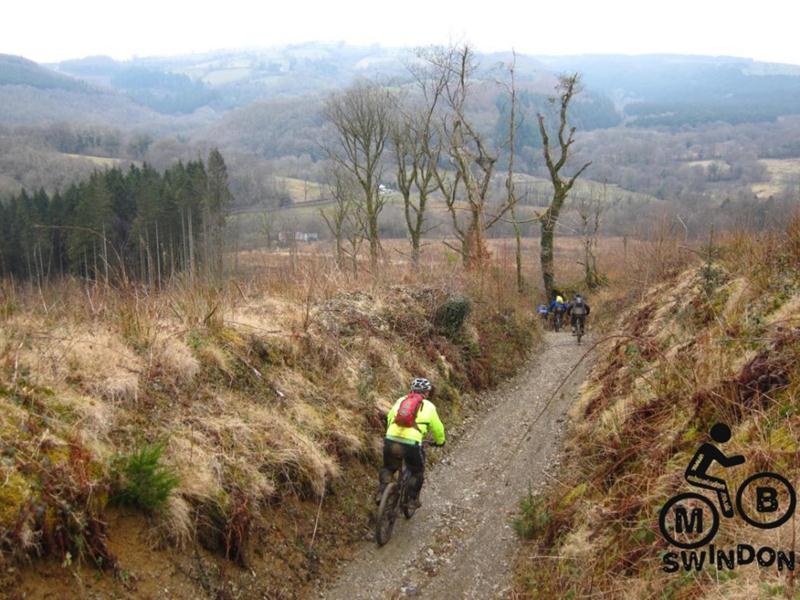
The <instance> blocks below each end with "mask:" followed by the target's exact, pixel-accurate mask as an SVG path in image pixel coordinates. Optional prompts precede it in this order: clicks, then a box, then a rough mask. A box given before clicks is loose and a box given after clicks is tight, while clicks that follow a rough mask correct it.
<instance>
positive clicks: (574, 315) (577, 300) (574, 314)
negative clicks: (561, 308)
mask: <svg viewBox="0 0 800 600" xmlns="http://www.w3.org/2000/svg"><path fill="white" fill-rule="evenodd" d="M590 311H591V308H589V304H587V302H586V300H584V298H583V296H581V295H580V294H575V297H574V298H572V301H571V302H569V303H568V304H567V315H568V316H569V320H570V325H572V335H576V334H577V333H578V323H580V324H581V326H582V327H583V330H585V329H586V317H588V316H589V312H590Z"/></svg>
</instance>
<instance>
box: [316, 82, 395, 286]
mask: <svg viewBox="0 0 800 600" xmlns="http://www.w3.org/2000/svg"><path fill="white" fill-rule="evenodd" d="M391 115H392V101H391V97H390V95H389V92H388V91H387V90H386V89H384V88H382V87H381V86H379V85H377V84H375V83H372V82H368V81H359V82H357V83H355V84H353V85H352V86H351V87H350V88H348V89H347V90H345V91H343V92H341V93H337V94H333V95H331V96H330V97H329V98H328V100H327V102H326V103H325V116H326V117H327V119H328V120H329V121H330V122H331V123H332V124H333V127H334V129H335V131H336V134H337V136H336V137H337V139H336V143H335V144H334V145H333V146H331V147H328V148H326V150H327V152H328V155H329V156H330V158H331V159H332V160H333V161H334V163H336V164H337V165H339V167H340V168H342V169H343V170H344V171H346V172H348V173H350V174H351V175H352V176H353V178H354V179H355V181H356V182H358V186H359V188H360V191H361V198H360V204H361V206H362V208H363V213H364V220H365V223H366V230H365V234H366V238H367V240H368V241H369V256H370V264H371V267H372V271H373V273H376V272H377V269H376V268H377V264H378V258H379V255H380V250H381V245H380V235H379V229H378V217H379V215H380V213H381V211H382V210H383V207H384V204H385V203H386V200H385V198H384V197H383V196H382V195H381V194H380V192H379V189H378V186H379V184H380V180H381V175H382V173H383V161H382V159H383V151H384V149H385V147H386V142H387V139H388V138H389V133H390V127H391Z"/></svg>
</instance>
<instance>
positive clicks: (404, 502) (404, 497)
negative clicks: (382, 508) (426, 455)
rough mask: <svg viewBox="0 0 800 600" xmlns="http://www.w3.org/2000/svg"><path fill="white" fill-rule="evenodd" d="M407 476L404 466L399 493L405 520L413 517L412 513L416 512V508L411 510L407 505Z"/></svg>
mask: <svg viewBox="0 0 800 600" xmlns="http://www.w3.org/2000/svg"><path fill="white" fill-rule="evenodd" d="M409 475H410V473H409V472H408V470H407V469H406V468H405V466H403V475H402V480H401V484H400V489H401V490H402V491H401V494H402V497H401V498H400V506H402V507H403V515H404V516H405V518H406V519H410V518H411V517H413V516H414V513H415V512H417V509H416V508H411V507H410V506H409V505H408V477H409Z"/></svg>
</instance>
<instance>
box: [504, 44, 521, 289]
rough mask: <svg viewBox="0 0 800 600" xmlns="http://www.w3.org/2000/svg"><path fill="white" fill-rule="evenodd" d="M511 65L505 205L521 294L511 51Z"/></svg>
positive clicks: (515, 59) (514, 58)
mask: <svg viewBox="0 0 800 600" xmlns="http://www.w3.org/2000/svg"><path fill="white" fill-rule="evenodd" d="M511 54H512V59H511V64H510V65H508V74H509V79H510V80H509V82H508V84H507V85H506V89H507V91H508V96H509V103H510V107H509V109H510V113H511V114H510V115H509V118H508V148H509V150H508V152H509V154H508V173H507V174H506V192H507V196H506V203H507V205H508V207H509V211H510V212H511V225H512V226H513V227H514V240H515V253H514V258H515V261H516V266H517V292H519V293H520V294H522V293H523V291H524V290H523V288H524V284H525V282H524V281H523V279H522V229H521V227H520V223H519V221H518V220H517V209H516V206H517V195H516V192H515V190H514V156H515V150H516V148H515V144H516V132H517V82H516V77H515V71H516V66H517V53H516V52H515V51H513V50H512V52H511Z"/></svg>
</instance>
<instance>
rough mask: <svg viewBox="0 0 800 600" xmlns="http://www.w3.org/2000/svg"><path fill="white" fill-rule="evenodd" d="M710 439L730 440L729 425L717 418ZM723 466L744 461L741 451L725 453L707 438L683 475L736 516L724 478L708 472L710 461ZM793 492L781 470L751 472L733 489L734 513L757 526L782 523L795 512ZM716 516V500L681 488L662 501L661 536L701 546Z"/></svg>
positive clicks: (682, 545)
mask: <svg viewBox="0 0 800 600" xmlns="http://www.w3.org/2000/svg"><path fill="white" fill-rule="evenodd" d="M709 433H710V435H711V439H712V440H714V441H715V442H716V443H718V444H724V443H725V442H727V441H728V440H730V439H731V430H730V428H729V427H728V426H727V425H726V424H724V423H717V424H716V425H714V426H713V427H712V428H711V431H710V432H709ZM715 462H716V463H718V464H719V465H721V466H722V467H724V468H726V469H727V468H730V467H735V466H738V465H741V464H744V462H745V458H744V456H741V455H736V456H727V455H726V454H725V453H724V452H722V451H721V450H720V449H719V448H717V447H716V446H715V445H714V444H712V443H710V442H706V443H704V444H702V445H701V446H700V448H698V449H697V451H696V452H695V454H694V456H693V457H692V459H691V460H690V461H689V465H688V466H687V467H686V472H685V473H684V477H685V478H686V481H687V482H688V483H689V484H691V485H693V486H695V487H699V488H702V489H706V490H711V491H713V492H716V495H717V501H718V503H719V507H720V510H721V511H722V514H723V516H725V517H726V518H728V519H730V518H733V517H734V514H735V513H734V509H733V503H732V502H731V495H730V492H729V489H728V484H727V482H726V480H725V479H722V478H720V477H712V476H711V475H709V474H708V470H709V468H710V467H711V466H712V464H713V463H715ZM796 504H797V497H796V494H795V490H794V488H793V487H792V485H791V484H790V483H789V481H788V480H787V479H786V478H785V477H783V476H782V475H778V474H777V473H771V472H768V471H764V472H761V473H756V474H755V475H751V476H750V477H748V478H747V479H745V481H744V482H743V483H742V485H740V486H739V488H738V491H737V492H736V512H738V514H739V516H740V517H742V519H744V520H745V521H746V522H747V523H748V524H749V525H752V526H753V527H757V528H759V529H773V528H775V527H780V526H781V525H783V524H784V523H785V522H786V521H788V520H789V519H790V518H791V516H792V515H793V514H794V510H795V506H796ZM719 524H720V517H719V511H718V510H717V507H716V505H715V504H714V503H713V502H712V501H711V500H710V499H709V498H708V497H706V496H704V495H702V494H698V493H696V492H685V493H682V494H678V495H677V496H673V497H672V498H670V499H669V500H668V501H667V503H666V504H664V506H663V508H662V509H661V512H660V513H659V516H658V527H659V530H660V531H661V535H662V536H664V539H665V540H667V541H668V542H669V543H670V544H672V545H674V546H677V547H678V548H684V549H691V548H699V547H700V546H702V545H704V544H708V543H709V542H711V540H713V539H714V536H715V535H716V534H717V530H718V529H719Z"/></svg>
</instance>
